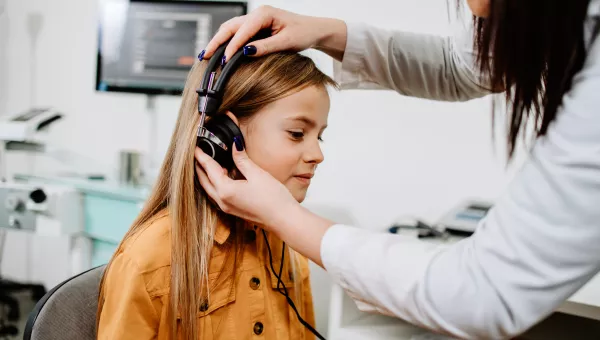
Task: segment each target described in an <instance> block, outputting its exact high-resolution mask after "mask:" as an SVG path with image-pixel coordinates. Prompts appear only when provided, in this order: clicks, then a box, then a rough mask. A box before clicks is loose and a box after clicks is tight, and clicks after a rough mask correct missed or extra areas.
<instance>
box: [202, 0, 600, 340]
mask: <svg viewBox="0 0 600 340" xmlns="http://www.w3.org/2000/svg"><path fill="white" fill-rule="evenodd" d="M467 2H468V4H469V7H470V9H471V11H472V12H473V14H474V18H475V20H474V34H473V36H474V37H469V38H470V39H458V38H452V37H451V38H443V37H435V36H427V35H420V34H413V33H407V32H399V31H387V30H381V29H377V28H375V27H371V26H367V25H364V24H356V23H346V22H343V21H340V20H336V19H328V18H315V17H307V16H301V15H297V14H294V13H290V12H286V11H283V10H280V9H276V8H272V7H262V8H260V9H258V10H255V11H253V12H251V13H250V14H248V15H246V16H243V17H239V18H235V19H232V20H230V21H229V22H227V23H226V24H224V25H223V26H222V27H221V29H220V30H219V32H218V33H217V34H216V35H215V37H214V38H213V40H212V41H211V42H210V44H209V45H208V46H207V48H206V51H205V52H204V57H210V56H211V55H212V54H213V53H214V51H215V49H216V47H217V46H219V45H220V44H222V43H224V42H225V41H227V40H229V39H232V40H231V43H230V44H229V47H228V48H227V51H226V58H227V57H230V56H232V55H233V53H234V51H235V50H237V49H239V48H241V47H243V46H244V45H245V44H246V42H247V41H248V40H249V38H250V37H251V36H253V35H254V34H255V33H256V32H258V31H259V30H260V29H262V28H270V29H271V31H272V36H271V37H269V38H267V39H264V40H259V41H256V42H253V43H252V45H249V46H245V47H244V51H245V53H246V54H247V55H255V56H260V55H264V54H266V53H269V52H274V51H279V50H286V49H292V50H303V49H307V48H317V49H319V50H321V51H323V52H325V53H327V54H329V55H330V56H332V57H333V58H334V59H336V60H338V61H339V62H341V63H339V64H338V65H337V67H336V70H335V77H336V80H338V82H340V84H341V86H342V88H373V87H374V86H376V87H380V88H388V89H393V90H396V91H397V92H399V93H402V94H404V95H410V96H415V97H422V98H429V99H436V100H447V101H462V100H468V99H472V98H476V97H482V96H485V95H487V94H489V93H492V92H501V91H505V92H506V95H507V98H509V99H510V103H511V105H509V108H508V110H507V111H508V112H507V115H508V122H509V125H508V131H509V133H508V146H509V150H510V151H511V154H512V150H514V145H515V142H516V140H517V138H518V137H519V136H520V132H522V131H523V130H524V128H525V124H526V122H527V121H529V119H528V117H531V116H532V117H533V119H534V121H535V123H534V124H535V130H536V132H537V139H536V142H535V144H534V146H533V147H532V149H531V152H530V155H529V159H528V161H527V162H526V164H525V165H524V166H523V168H522V169H521V170H520V172H519V173H518V174H517V175H516V177H515V178H514V180H513V181H512V183H511V184H510V186H509V188H508V189H507V190H506V192H505V193H504V194H503V195H502V197H501V198H500V199H499V200H498V201H497V202H496V204H495V206H494V208H493V209H492V210H491V211H490V212H489V214H488V216H487V217H486V219H485V220H484V221H482V223H481V224H480V226H479V227H478V229H477V232H476V233H475V234H474V235H473V236H472V237H470V238H468V239H465V240H464V241H462V242H459V243H458V244H455V245H453V246H452V247H450V248H448V249H445V250H437V249H435V250H432V248H430V246H428V245H427V244H425V243H421V242H419V241H418V240H413V239H408V238H403V237H400V236H397V235H390V234H384V233H374V232H370V231H367V230H362V229H358V228H356V227H352V226H346V225H341V224H336V223H335V222H334V221H328V220H326V219H324V218H321V217H319V216H316V215H314V214H312V213H311V212H309V211H307V210H306V209H304V208H302V207H301V206H300V205H299V204H297V203H296V201H295V200H294V199H293V198H292V197H291V195H290V194H289V193H288V192H287V190H285V188H284V187H283V185H281V184H280V183H279V182H277V181H276V180H275V179H273V178H272V177H270V176H269V175H268V174H267V173H266V172H264V171H262V170H261V169H260V168H258V167H257V166H256V165H255V164H253V163H252V162H251V161H250V160H249V159H248V158H247V156H246V153H245V152H244V151H243V150H234V159H235V161H236V164H237V166H238V168H239V169H240V171H241V172H242V173H243V174H244V176H245V178H246V180H238V181H234V180H231V179H230V178H228V177H227V176H226V175H225V174H224V172H223V170H222V169H221V168H220V167H219V165H218V164H217V163H216V162H214V160H212V159H211V158H210V157H208V156H206V155H205V154H203V153H202V152H201V151H200V150H197V152H196V158H197V160H198V163H199V164H200V167H198V169H197V171H198V176H199V179H200V181H201V183H202V185H203V187H204V188H205V190H206V191H207V192H208V193H209V195H210V196H211V197H212V198H213V199H214V200H215V201H216V202H217V203H218V204H219V206H220V207H221V208H222V209H223V210H224V211H226V212H228V213H231V214H235V215H238V216H240V217H242V218H244V219H247V220H252V221H255V222H256V223H258V224H260V225H262V226H263V227H264V228H265V229H267V230H269V231H271V232H273V233H276V234H277V235H278V237H280V238H281V239H283V240H284V241H286V242H287V243H288V244H289V245H290V246H291V247H292V248H294V249H296V250H297V251H299V252H300V253H302V254H304V255H306V256H307V257H309V258H310V259H312V260H313V261H314V262H316V263H317V264H320V265H322V266H323V267H324V268H325V269H326V270H327V271H328V272H329V273H330V274H331V275H332V277H333V278H334V279H335V280H336V282H337V283H339V284H340V285H341V286H342V287H343V288H344V289H345V290H346V291H347V292H348V294H349V295H350V296H351V297H352V298H353V299H355V301H356V302H357V305H358V306H359V307H360V308H361V309H363V310H366V311H375V312H379V313H383V314H388V315H393V316H396V317H399V318H402V319H404V320H408V321H410V322H412V323H414V324H417V325H420V326H422V327H425V328H429V329H431V330H434V331H438V332H442V333H446V334H449V335H452V336H455V337H461V338H509V337H512V336H515V335H518V334H520V333H522V332H524V331H525V330H527V329H528V328H530V327H531V326H533V325H534V324H535V323H536V322H538V321H539V320H541V319H542V318H544V317H545V316H547V315H548V314H550V313H551V312H552V311H553V310H555V309H556V307H558V306H559V305H560V304H561V303H562V302H563V301H564V300H565V299H567V298H568V297H569V296H571V295H572V294H573V293H575V292H576V291H577V290H578V289H579V288H581V287H582V286H583V285H584V284H585V283H586V282H587V281H589V280H590V279H591V278H592V277H593V276H594V275H595V274H597V273H598V272H599V271H600V38H598V37H597V36H598V33H597V32H598V29H599V28H600V0H571V1H564V0H543V1H542V0H539V1H520V0H494V1H491V0H468V1H467ZM473 38H474V39H473ZM473 41H476V43H473ZM390 152H392V151H390ZM390 157H393V153H390ZM415 253H420V254H421V255H420V256H415V255H414V254H415ZM409 254H410V255H409ZM415 262H419V263H420V265H415ZM415 268H418V269H415Z"/></svg>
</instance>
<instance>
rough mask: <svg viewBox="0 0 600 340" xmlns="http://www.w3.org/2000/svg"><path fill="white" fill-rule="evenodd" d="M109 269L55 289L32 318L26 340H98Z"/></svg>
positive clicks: (95, 270) (85, 274)
mask: <svg viewBox="0 0 600 340" xmlns="http://www.w3.org/2000/svg"><path fill="white" fill-rule="evenodd" d="M105 267H106V265H103V266H99V267H96V268H92V269H90V270H88V271H85V272H83V273H81V274H78V275H76V276H74V277H72V278H70V279H68V280H66V281H64V282H62V283H60V284H59V285H57V286H56V287H54V288H53V289H52V290H51V291H49V292H48V293H47V294H46V295H44V297H43V298H42V299H41V300H40V301H39V302H38V303H37V304H36V305H35V308H34V309H33V311H32V312H31V314H29V318H28V319H27V324H26V325H25V333H24V335H23V340H55V339H61V340H87V339H90V340H94V339H96V309H97V308H98V289H99V287H100V280H101V279H102V274H103V273H104V269H105Z"/></svg>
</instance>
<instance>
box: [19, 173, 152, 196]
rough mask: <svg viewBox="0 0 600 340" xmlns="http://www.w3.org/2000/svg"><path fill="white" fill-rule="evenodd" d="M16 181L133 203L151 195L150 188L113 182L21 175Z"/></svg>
mask: <svg viewBox="0 0 600 340" xmlns="http://www.w3.org/2000/svg"><path fill="white" fill-rule="evenodd" d="M14 179H15V180H16V181H25V182H38V183H47V184H62V185H68V186H73V187H75V188H77V189H78V190H80V191H81V192H83V193H88V194H95V195H103V196H110V197H112V198H115V199H124V200H131V201H143V200H145V199H146V198H147V196H148V194H149V193H150V188H149V187H146V186H140V187H133V186H127V185H122V184H119V183H116V182H112V181H93V180H85V179H80V178H70V177H53V176H33V175H21V174H17V175H15V176H14Z"/></svg>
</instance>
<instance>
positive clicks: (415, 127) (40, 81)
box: [0, 0, 509, 289]
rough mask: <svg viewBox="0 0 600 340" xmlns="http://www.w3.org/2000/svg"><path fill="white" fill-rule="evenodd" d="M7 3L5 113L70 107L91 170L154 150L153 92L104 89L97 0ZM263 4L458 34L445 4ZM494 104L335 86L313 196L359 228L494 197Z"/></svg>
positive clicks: (163, 134) (2, 63) (318, 0)
mask: <svg viewBox="0 0 600 340" xmlns="http://www.w3.org/2000/svg"><path fill="white" fill-rule="evenodd" d="M2 1H4V2H5V4H6V9H5V11H6V13H5V14H4V16H3V17H1V19H0V20H2V24H1V25H0V30H6V29H8V31H9V33H8V34H5V33H2V32H0V49H1V50H0V56H1V57H0V72H2V73H0V114H2V111H1V110H3V109H5V110H6V111H5V112H16V111H21V110H24V109H27V108H28V107H30V106H31V105H32V103H31V99H30V93H31V91H30V89H31V88H32V87H34V88H35V89H36V90H37V101H36V102H35V103H33V104H36V105H52V106H54V107H56V108H59V109H61V110H63V111H64V113H65V114H67V119H65V120H64V121H63V122H62V123H60V124H57V125H56V126H55V128H54V130H53V132H52V140H53V142H54V143H55V144H56V145H58V146H61V147H64V148H67V149H69V150H71V151H72V152H74V153H79V154H83V155H87V157H89V158H92V159H94V160H95V161H96V163H98V164H100V166H94V169H86V170H106V169H108V170H110V169H115V168H116V164H117V163H116V162H117V153H118V150H119V149H123V148H130V149H131V148H132V149H139V150H142V151H146V150H147V149H148V146H149V145H150V143H149V138H150V135H149V134H150V132H149V125H150V124H149V122H150V121H149V117H150V115H149V112H148V111H147V110H146V98H145V97H144V96H142V95H129V94H112V93H97V92H95V91H94V82H95V66H96V44H97V37H96V22H97V2H96V0H52V1H48V0H0V2H2ZM260 4H271V5H274V6H278V7H283V8H286V9H289V10H293V11H297V12H301V13H305V14H312V15H319V16H335V17H339V18H343V19H346V20H351V21H364V22H368V23H373V24H377V25H378V26H381V27H385V28H398V29H406V30H410V31H415V32H425V33H432V34H449V33H450V26H449V23H448V15H447V13H446V0H394V1H385V0H370V1H360V2H354V3H353V4H352V5H350V1H348V0H327V1H325V0H293V1H292V0H278V1H252V2H250V8H255V7H257V6H258V5H260ZM375 9H377V10H375ZM36 11H37V12H40V13H42V14H43V29H42V33H41V35H40V38H39V44H38V55H37V58H36V59H35V60H34V61H33V62H35V65H36V66H37V70H38V76H37V79H36V81H35V84H31V82H30V74H29V72H30V69H31V67H30V64H31V61H30V56H31V51H32V50H31V47H30V44H29V38H28V33H27V26H26V21H27V16H28V14H29V13H32V12H36ZM7 15H8V19H9V22H7ZM312 55H314V56H315V58H316V60H317V62H318V64H319V65H320V67H322V69H323V70H325V71H326V72H328V73H329V74H331V70H332V68H331V62H330V61H329V60H328V59H327V58H325V57H324V56H323V55H321V54H319V53H316V52H315V53H312ZM489 103H490V100H489V99H482V100H475V101H471V102H468V103H462V104H448V103H440V102H432V101H425V100H417V99H411V98H406V97H402V96H400V95H397V94H395V93H391V92H368V91H362V92H357V91H346V92H342V93H334V94H333V95H332V108H331V113H330V122H329V123H330V124H329V125H330V128H329V129H328V131H327V132H326V133H325V136H324V138H325V143H324V146H323V148H324V152H325V156H326V161H325V163H324V164H323V165H322V166H321V168H320V169H319V171H318V175H317V177H316V178H315V180H314V182H313V186H312V188H311V191H310V195H309V198H308V200H307V203H308V204H309V205H311V206H319V205H326V206H333V207H336V208H339V209H342V210H343V211H348V212H351V213H352V218H351V219H350V220H352V221H355V223H356V224H358V225H361V226H364V227H366V228H371V229H383V228H385V227H387V226H388V225H389V224H390V223H391V222H393V221H394V220H395V219H397V218H398V217H400V216H403V215H418V216H421V217H424V218H429V219H433V218H435V217H437V216H439V215H440V214H441V213H443V212H444V211H445V210H447V209H449V208H450V207H451V206H452V205H453V204H455V203H456V202H457V201H459V200H461V199H463V198H466V197H472V196H475V197H484V198H485V197H494V196H496V195H497V194H498V193H499V192H500V191H501V190H502V188H503V187H504V185H505V183H506V180H507V179H508V178H509V176H508V175H507V174H506V173H505V171H504V163H503V159H502V157H495V156H494V155H493V153H492V150H493V147H492V141H491V120H490V105H489ZM178 105H179V99H178V98H176V97H160V98H158V100H157V103H156V106H157V112H158V121H159V125H158V126H159V127H160V131H159V133H158V135H156V136H152V138H157V139H158V147H159V152H158V157H159V158H160V156H162V153H163V152H164V150H165V149H166V145H167V142H168V139H169V137H170V133H171V129H172V127H173V124H174V121H175V118H176V115H177V110H178ZM499 152H500V153H501V152H502V149H500V151H499ZM84 164H85V163H84ZM13 165H14V166H20V165H22V164H13ZM13 165H11V166H13ZM37 170H43V169H42V168H37ZM109 175H114V172H113V173H109ZM323 284H325V283H323ZM324 289H325V288H324Z"/></svg>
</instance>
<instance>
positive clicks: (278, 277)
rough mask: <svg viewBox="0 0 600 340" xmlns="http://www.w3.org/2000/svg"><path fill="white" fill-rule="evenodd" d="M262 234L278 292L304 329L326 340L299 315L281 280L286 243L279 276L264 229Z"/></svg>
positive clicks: (282, 253)
mask: <svg viewBox="0 0 600 340" xmlns="http://www.w3.org/2000/svg"><path fill="white" fill-rule="evenodd" d="M262 234H263V236H264V238H265V242H266V244H267V250H268V251H269V262H270V264H271V271H273V274H274V275H275V277H276V278H277V291H278V292H279V293H281V294H282V295H283V296H285V299H286V300H287V302H288V304H289V305H290V307H292V309H293V310H294V312H296V316H297V317H298V321H300V323H301V324H302V325H304V327H306V328H307V329H308V330H309V331H311V333H313V334H314V335H315V336H316V337H317V338H319V339H321V340H326V339H325V337H323V336H322V335H321V334H319V332H317V330H316V329H314V328H313V327H312V326H311V325H310V324H309V323H308V322H306V321H304V319H303V318H302V317H301V316H300V313H298V309H296V305H295V304H294V301H293V300H292V298H290V295H289V294H288V291H287V288H286V286H285V284H284V283H283V281H282V280H281V273H282V271H283V261H284V259H285V242H283V248H282V250H281V264H280V266H279V274H277V272H276V271H275V268H274V267H273V255H272V254H271V245H270V244H269V240H268V239H267V233H266V232H265V230H264V229H263V230H262ZM280 284H281V286H282V288H283V291H282V290H281V289H280V288H279V285H280Z"/></svg>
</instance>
